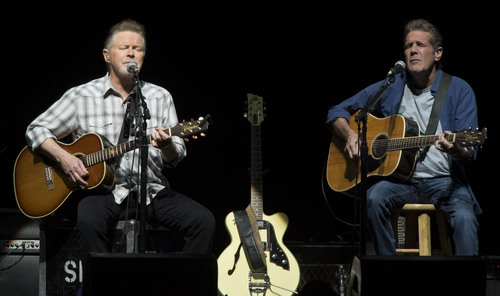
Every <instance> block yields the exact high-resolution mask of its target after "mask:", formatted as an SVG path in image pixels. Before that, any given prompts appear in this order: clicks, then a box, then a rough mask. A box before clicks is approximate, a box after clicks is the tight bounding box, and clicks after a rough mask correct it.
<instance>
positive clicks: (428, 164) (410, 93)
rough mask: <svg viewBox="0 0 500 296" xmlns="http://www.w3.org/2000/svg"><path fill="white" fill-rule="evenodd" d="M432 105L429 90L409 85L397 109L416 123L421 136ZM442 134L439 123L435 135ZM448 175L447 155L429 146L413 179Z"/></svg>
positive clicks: (420, 158) (419, 162)
mask: <svg viewBox="0 0 500 296" xmlns="http://www.w3.org/2000/svg"><path fill="white" fill-rule="evenodd" d="M433 103H434V96H433V95H432V93H431V89H430V87H429V88H426V89H416V88H415V87H413V86H412V85H411V84H410V83H407V84H406V86H405V91H404V94H403V100H402V102H401V106H400V107H399V112H398V113H399V114H401V115H403V116H404V117H406V118H408V119H412V120H414V121H416V122H417V123H418V124H419V126H420V134H423V133H424V132H425V130H426V128H427V123H428V122H429V116H430V114H431V110H432V104H433ZM442 132H443V128H442V127H441V122H439V123H438V126H437V129H436V135H437V134H440V133H442ZM449 175H450V165H449V162H448V155H447V154H446V153H444V152H442V151H439V150H438V149H436V147H434V145H432V146H430V147H429V149H428V151H427V153H426V154H425V157H423V160H422V157H419V159H418V161H417V164H416V168H415V171H414V172H413V178H414V179H424V178H434V177H442V176H449Z"/></svg>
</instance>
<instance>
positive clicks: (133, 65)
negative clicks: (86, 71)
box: [127, 62, 404, 73]
mask: <svg viewBox="0 0 500 296" xmlns="http://www.w3.org/2000/svg"><path fill="white" fill-rule="evenodd" d="M403 64H404V63H403ZM127 71H128V72H129V73H138V72H139V68H138V67H137V63H135V62H132V63H129V64H128V65H127Z"/></svg>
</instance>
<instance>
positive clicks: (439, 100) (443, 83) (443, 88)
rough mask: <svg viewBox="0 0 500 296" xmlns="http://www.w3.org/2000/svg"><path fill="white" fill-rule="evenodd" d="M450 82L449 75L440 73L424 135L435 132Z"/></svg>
mask: <svg viewBox="0 0 500 296" xmlns="http://www.w3.org/2000/svg"><path fill="white" fill-rule="evenodd" d="M450 82H451V75H450V74H448V73H445V72H443V73H442V74H441V80H439V85H438V89H437V92H436V96H435V97H434V103H433V104H432V111H431V116H430V117H429V123H428V124H427V129H426V130H425V135H434V133H436V129H437V126H438V122H439V118H440V117H441V110H442V109H443V105H444V101H445V100H446V93H447V92H448V88H449V87H450Z"/></svg>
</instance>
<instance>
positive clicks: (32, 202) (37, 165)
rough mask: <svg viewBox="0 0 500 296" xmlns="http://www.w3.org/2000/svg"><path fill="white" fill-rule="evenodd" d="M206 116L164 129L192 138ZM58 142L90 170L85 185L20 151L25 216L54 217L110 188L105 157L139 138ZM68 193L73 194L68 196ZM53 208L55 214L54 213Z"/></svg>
mask: <svg viewBox="0 0 500 296" xmlns="http://www.w3.org/2000/svg"><path fill="white" fill-rule="evenodd" d="M209 118H210V114H207V115H206V117H205V118H202V117H200V118H199V119H198V120H192V121H189V122H181V123H179V124H177V125H176V126H174V127H172V128H164V129H163V131H164V132H166V133H167V134H169V135H170V136H177V137H181V138H184V139H186V137H189V136H193V138H195V137H194V136H195V135H197V134H201V135H202V136H203V135H204V132H205V131H206V130H207V129H208V126H209ZM147 141H148V143H150V142H151V135H148V136H147ZM57 143H58V144H59V146H60V147H61V148H63V149H65V150H66V151H67V152H69V153H70V154H73V155H75V156H76V157H78V158H80V159H81V160H82V162H83V164H84V165H85V167H86V168H87V171H88V172H89V177H88V179H87V180H86V181H87V183H88V187H87V188H85V189H79V188H78V187H77V186H75V184H74V183H73V182H72V181H71V180H70V179H69V178H68V177H66V175H65V174H63V173H62V172H59V171H58V168H57V166H56V165H55V164H54V163H53V161H51V160H50V159H46V158H45V157H43V156H41V155H38V154H37V153H34V152H33V151H31V149H30V148H29V147H25V148H24V149H23V150H22V151H21V153H19V155H18V157H17V159H16V163H15V165H14V193H15V196H16V201H17V205H18V206H19V209H20V210H21V212H23V213H24V214H25V215H26V216H28V217H30V218H33V219H40V220H44V222H51V221H52V220H57V219H58V217H59V216H61V215H59V212H63V214H64V212H65V210H71V208H72V205H73V204H74V203H75V202H77V201H78V199H79V198H82V197H83V196H85V195H89V194H90V193H92V192H94V191H95V192H99V193H102V192H107V191H110V190H111V189H112V186H113V185H114V181H115V176H114V172H113V170H112V169H111V168H110V166H108V165H107V164H106V161H107V160H111V159H114V158H116V157H118V156H120V155H122V154H124V153H126V152H128V151H132V150H134V149H136V148H138V147H139V145H140V143H141V141H139V140H133V141H129V142H123V143H119V144H118V145H116V146H111V145H106V147H105V145H104V141H103V138H101V136H99V135H98V134H96V133H87V134H84V135H83V136H81V137H80V138H79V139H78V140H76V141H74V142H73V143H71V144H65V143H62V142H57ZM107 144H109V143H107ZM70 195H72V196H73V197H72V198H69V196H70ZM56 210H57V212H58V213H57V214H58V215H55V214H56V213H55V212H56Z"/></svg>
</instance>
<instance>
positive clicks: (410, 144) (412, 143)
mask: <svg viewBox="0 0 500 296" xmlns="http://www.w3.org/2000/svg"><path fill="white" fill-rule="evenodd" d="M438 138H439V136H437V135H430V136H415V137H406V138H398V139H378V140H374V141H373V146H374V147H380V148H385V150H387V151H394V150H402V149H411V148H419V147H424V146H430V145H433V144H434V142H436V141H437V140H438ZM445 139H446V140H447V141H448V142H450V143H454V142H455V134H449V135H447V136H445Z"/></svg>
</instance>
